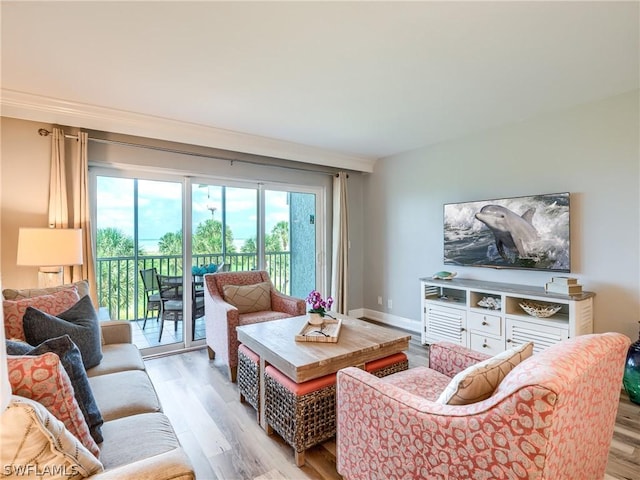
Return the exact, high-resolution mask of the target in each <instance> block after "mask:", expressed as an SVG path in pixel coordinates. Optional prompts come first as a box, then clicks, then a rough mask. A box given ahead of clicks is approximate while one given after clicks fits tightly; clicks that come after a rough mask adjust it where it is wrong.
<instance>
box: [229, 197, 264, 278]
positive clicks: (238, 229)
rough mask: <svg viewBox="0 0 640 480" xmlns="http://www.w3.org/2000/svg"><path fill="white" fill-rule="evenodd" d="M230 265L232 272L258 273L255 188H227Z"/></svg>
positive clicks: (256, 200)
mask: <svg viewBox="0 0 640 480" xmlns="http://www.w3.org/2000/svg"><path fill="white" fill-rule="evenodd" d="M225 191H226V195H225V205H224V209H225V211H224V219H225V221H224V223H225V225H226V228H227V231H226V240H227V241H226V248H227V251H226V255H227V256H226V262H229V263H230V264H231V270H232V271H236V270H255V269H256V268H257V267H258V265H257V255H256V241H257V234H258V191H257V190H256V189H254V188H237V187H226V188H225Z"/></svg>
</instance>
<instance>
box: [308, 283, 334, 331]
mask: <svg viewBox="0 0 640 480" xmlns="http://www.w3.org/2000/svg"><path fill="white" fill-rule="evenodd" d="M307 303H308V304H309V306H310V307H311V308H310V309H309V323H310V324H311V325H320V324H322V322H324V316H325V315H327V310H329V309H330V308H331V305H333V298H331V297H327V299H326V300H325V299H323V298H322V295H320V292H318V291H317V290H312V291H311V292H310V293H309V296H308V297H307Z"/></svg>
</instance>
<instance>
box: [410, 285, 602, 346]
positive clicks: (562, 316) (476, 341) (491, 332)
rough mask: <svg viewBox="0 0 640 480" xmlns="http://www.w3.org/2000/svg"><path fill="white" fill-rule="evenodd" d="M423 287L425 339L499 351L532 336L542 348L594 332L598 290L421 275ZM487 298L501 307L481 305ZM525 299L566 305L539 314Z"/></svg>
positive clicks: (547, 303) (423, 341)
mask: <svg viewBox="0 0 640 480" xmlns="http://www.w3.org/2000/svg"><path fill="white" fill-rule="evenodd" d="M420 287H421V292H422V312H423V313H422V326H423V328H422V343H423V344H427V343H433V342H437V341H441V340H446V341H449V342H453V343H457V344H459V345H464V346H466V347H469V348H471V349H473V350H477V351H480V352H485V353H487V354H490V355H495V354H496V353H499V352H502V351H504V350H506V349H508V348H511V347H512V346H515V345H519V344H522V343H525V342H528V341H532V342H533V345H534V349H533V350H534V353H537V352H539V351H541V350H543V349H545V348H547V347H549V346H551V345H553V344H555V343H558V342H560V341H562V340H564V339H566V338H571V337H574V336H576V335H583V334H587V333H592V332H593V298H594V297H595V293H593V292H583V293H581V294H579V295H572V296H568V295H560V294H552V293H546V292H545V290H544V288H543V287H532V286H527V285H514V284H509V283H497V282H485V281H480V280H465V279H457V278H454V279H452V280H433V279H430V278H421V279H420ZM483 299H484V300H485V301H484V302H483ZM487 299H493V300H489V303H499V305H500V307H499V309H490V308H483V307H482V306H480V305H478V303H479V302H480V303H487ZM523 301H529V302H534V303H535V304H537V305H542V306H546V305H548V306H552V305H554V306H560V310H559V311H558V312H557V313H556V314H554V315H553V316H551V317H549V318H539V317H535V316H532V315H529V314H528V313H526V312H525V311H524V310H523V308H522V307H521V306H520V304H521V303H522V302H523Z"/></svg>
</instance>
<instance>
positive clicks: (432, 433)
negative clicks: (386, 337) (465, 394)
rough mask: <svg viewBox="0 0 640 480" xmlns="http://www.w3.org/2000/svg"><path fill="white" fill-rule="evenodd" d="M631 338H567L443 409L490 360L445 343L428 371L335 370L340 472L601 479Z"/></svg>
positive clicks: (353, 475)
mask: <svg viewBox="0 0 640 480" xmlns="http://www.w3.org/2000/svg"><path fill="white" fill-rule="evenodd" d="M629 343H630V340H629V339H628V338H627V337H626V336H624V335H621V334H618V333H606V334H597V335H583V336H579V337H576V338H573V339H570V340H565V341H563V342H561V343H559V344H557V345H555V346H553V347H550V348H548V349H546V350H544V351H542V352H541V353H538V354H536V355H534V356H532V357H530V358H528V359H526V360H524V361H522V362H521V363H520V364H518V365H517V366H516V367H515V368H514V369H513V370H511V372H510V373H508V374H507V376H506V377H505V378H504V379H503V380H502V382H500V384H499V385H498V387H497V389H496V390H495V391H494V393H493V395H492V396H491V397H489V398H487V399H486V400H483V401H480V402H477V403H473V404H470V405H444V404H440V403H437V402H436V399H437V398H438V396H439V394H440V393H441V391H442V390H443V389H444V388H445V387H446V385H448V383H449V381H450V380H451V377H452V376H453V375H455V373H457V372H459V371H461V370H463V369H464V368H466V367H467V366H469V365H471V364H473V363H475V362H477V361H478V360H482V359H486V358H487V357H486V356H485V355H483V354H478V353H476V352H472V351H470V350H467V349H464V348H462V347H459V346H456V345H453V344H448V343H445V342H442V343H439V344H434V345H432V346H431V349H430V355H429V361H430V368H426V367H417V368H412V369H409V370H407V371H405V372H400V373H396V374H393V375H390V376H387V377H384V378H377V377H374V376H373V375H370V374H368V373H367V372H364V371H362V370H360V369H357V368H347V369H344V370H341V371H340V372H338V391H337V420H338V427H337V468H338V472H339V473H341V474H342V475H343V476H344V478H346V479H367V480H369V479H388V478H395V479H414V478H425V479H439V480H445V479H446V480H454V479H471V478H474V479H495V478H505V479H506V478H509V479H511V478H513V479H539V480H558V479H562V480H571V479H576V480H584V479H601V478H603V477H604V473H605V469H606V465H607V458H608V452H609V445H610V443H611V438H612V436H613V427H614V424H615V418H616V412H617V408H618V401H619V398H620V391H621V382H622V373H623V367H624V361H625V355H626V352H627V348H628V346H629Z"/></svg>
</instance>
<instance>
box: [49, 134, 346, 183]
mask: <svg viewBox="0 0 640 480" xmlns="http://www.w3.org/2000/svg"><path fill="white" fill-rule="evenodd" d="M38 134H39V135H40V136H41V137H48V136H49V135H51V132H50V131H49V130H47V129H46V128H39V129H38ZM64 138H69V139H71V140H78V136H77V135H69V134H68V133H65V134H64ZM87 139H88V140H90V141H92V142H96V143H106V144H111V145H120V146H124V147H133V148H146V149H149V150H156V151H160V152H167V153H177V154H180V155H189V156H192V157H201V158H212V159H215V160H226V161H228V162H230V163H231V165H232V166H233V163H234V162H240V163H247V164H250V165H258V166H262V167H265V166H267V167H276V168H284V169H287V170H298V171H301V172H308V173H323V174H325V175H332V176H334V175H335V176H336V177H337V176H338V172H337V171H336V170H335V169H334V170H331V171H326V170H314V169H312V168H301V167H292V166H285V165H275V164H270V163H262V162H258V161H255V160H243V159H239V158H221V156H216V155H210V154H206V153H196V152H189V151H187V150H179V149H175V148H167V147H158V146H155V145H141V144H139V143H131V142H122V141H119V140H107V139H103V138H93V137H87ZM232 153H233V152H232ZM290 161H293V160H290ZM347 178H349V175H348V174H347Z"/></svg>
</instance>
